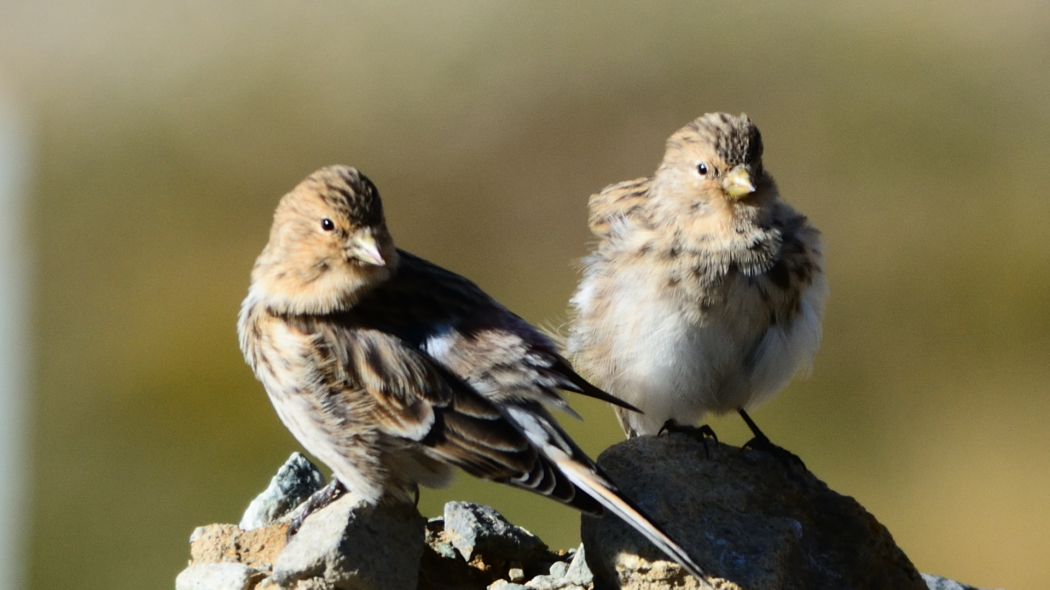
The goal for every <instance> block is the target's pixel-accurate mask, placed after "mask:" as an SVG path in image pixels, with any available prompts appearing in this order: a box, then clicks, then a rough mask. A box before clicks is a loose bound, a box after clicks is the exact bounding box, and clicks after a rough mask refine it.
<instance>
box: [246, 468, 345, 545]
mask: <svg viewBox="0 0 1050 590" xmlns="http://www.w3.org/2000/svg"><path fill="white" fill-rule="evenodd" d="M324 484H325V479H324V475H323V474H322V473H321V471H320V470H319V469H318V468H317V466H316V465H314V464H313V463H311V462H310V460H309V459H307V458H306V457H305V456H303V455H302V453H292V456H291V457H289V458H288V460H287V461H285V462H284V465H282V466H281V468H280V469H278V470H277V475H275V476H273V479H271V480H270V485H269V487H267V488H266V490H265V491H264V492H263V493H261V494H259V495H258V496H256V497H255V499H254V500H252V502H251V504H249V505H248V509H247V510H246V511H245V512H244V516H243V517H241V522H240V524H239V525H238V526H239V527H241V528H242V529H244V530H246V531H247V530H251V529H257V528H261V527H264V526H269V525H271V524H273V523H275V522H277V521H278V520H279V519H280V518H281V517H282V516H284V515H285V514H287V513H288V512H290V511H291V510H292V509H294V508H295V507H296V506H298V505H299V504H302V503H303V502H304V501H306V499H307V498H309V497H310V496H311V495H312V494H313V493H314V492H316V491H317V490H320V489H321V488H323V487H324Z"/></svg>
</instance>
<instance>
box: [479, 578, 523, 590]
mask: <svg viewBox="0 0 1050 590" xmlns="http://www.w3.org/2000/svg"><path fill="white" fill-rule="evenodd" d="M487 590H528V588H527V587H526V586H522V585H521V584H512V583H511V582H508V581H506V580H496V581H495V582H493V583H491V584H489V585H488V588H487Z"/></svg>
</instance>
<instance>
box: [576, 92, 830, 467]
mask: <svg viewBox="0 0 1050 590" xmlns="http://www.w3.org/2000/svg"><path fill="white" fill-rule="evenodd" d="M589 225H590V228H591V231H592V232H593V233H594V234H595V235H596V236H597V237H598V238H599V242H598V244H597V247H596V248H595V249H594V251H593V252H592V253H591V254H590V255H589V256H588V257H587V258H585V259H584V271H583V278H582V279H581V281H580V284H579V287H578V289H577V291H576V293H575V295H574V296H573V298H572V303H571V305H572V308H573V311H574V319H573V323H572V326H571V331H570V335H569V339H568V349H569V354H570V358H572V359H573V360H574V362H575V364H576V366H577V368H579V369H580V371H581V372H582V373H583V374H584V375H587V376H588V377H589V378H591V379H593V380H594V382H595V383H596V384H597V385H598V386H600V387H602V388H603V389H605V390H606V391H609V392H610V393H611V394H612V395H614V396H616V397H617V398H619V399H621V400H623V401H626V402H628V403H630V404H632V405H634V406H636V407H637V408H639V409H640V410H642V412H643V413H638V412H626V411H623V409H622V408H615V410H616V414H617V416H618V417H619V419H620V424H621V425H622V426H623V429H624V432H625V433H626V434H627V436H628V437H629V438H630V437H633V436H637V435H640V434H657V433H659V432H660V431H661V430H662V429H663V428H664V427H665V426H674V425H680V426H687V427H688V426H695V425H696V424H698V423H699V422H700V421H701V420H702V419H703V417H704V415H705V414H707V413H709V412H711V413H715V414H723V413H727V412H732V411H738V412H739V413H740V415H741V416H742V417H743V418H744V420H745V421H746V422H747V423H748V426H749V427H750V428H751V430H752V431H753V432H754V435H755V438H754V439H752V441H751V443H749V444H752V445H756V446H759V445H760V446H766V447H767V448H772V445H771V443H769V439H768V438H766V437H765V435H763V434H762V432H761V431H760V430H759V429H758V427H757V426H755V424H754V422H753V421H751V419H750V417H749V416H748V415H747V412H746V410H747V409H749V408H753V407H754V406H756V405H758V404H759V403H761V402H763V401H766V400H768V399H769V398H771V397H773V396H774V395H775V394H776V393H778V392H779V391H780V390H781V389H783V388H784V387H785V386H786V385H787V384H788V383H789V382H790V381H791V379H792V377H793V376H794V375H795V374H796V373H799V372H806V371H808V370H809V368H810V366H811V363H812V360H813V357H814V355H815V354H816V352H817V349H818V348H819V347H820V337H821V322H822V321H823V317H824V307H825V301H826V299H827V294H828V285H827V280H826V279H825V276H824V243H823V239H822V238H821V235H820V232H819V231H817V229H816V228H815V227H813V225H812V224H811V223H810V222H809V220H808V219H807V218H806V217H805V216H804V215H802V214H801V213H799V212H798V211H796V210H795V209H793V208H792V207H791V206H790V205H788V204H787V203H785V202H784V201H782V200H780V194H779V192H778V191H777V187H776V184H775V183H774V182H773V177H772V176H770V175H769V173H768V172H766V170H765V169H764V168H763V167H762V136H761V135H760V134H759V132H758V128H757V127H755V125H754V123H752V122H751V119H750V118H748V116H747V115H740V116H739V117H735V116H732V115H728V114H725V113H711V114H707V115H704V116H703V117H700V118H699V119H696V120H695V121H693V122H691V123H689V124H688V125H686V126H685V127H683V128H682V129H680V130H678V131H677V132H675V133H674V135H672V136H671V137H670V139H668V140H667V151H666V154H665V155H664V159H663V163H662V164H660V167H659V168H658V169H657V170H656V173H655V174H654V175H653V176H652V177H649V178H639V179H636V180H630V181H627V182H621V183H619V184H614V185H611V186H608V187H606V188H605V189H603V190H602V191H601V192H599V193H598V194H595V195H592V196H591V198H590V221H589ZM705 428H706V427H705Z"/></svg>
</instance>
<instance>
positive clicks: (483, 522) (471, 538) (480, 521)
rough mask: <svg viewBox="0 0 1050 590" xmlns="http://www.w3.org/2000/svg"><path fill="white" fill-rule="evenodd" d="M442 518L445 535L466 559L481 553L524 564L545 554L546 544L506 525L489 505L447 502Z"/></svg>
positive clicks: (523, 530) (501, 517)
mask: <svg viewBox="0 0 1050 590" xmlns="http://www.w3.org/2000/svg"><path fill="white" fill-rule="evenodd" d="M444 520H445V535H446V536H447V538H448V540H449V542H450V543H451V544H452V546H453V547H455V548H456V550H457V551H459V553H460V555H462V556H463V558H464V559H465V560H467V561H470V560H471V559H472V558H473V557H474V555H475V554H482V555H486V556H499V557H500V558H501V559H503V560H504V561H508V562H509V561H516V562H519V563H525V562H528V561H532V560H535V559H536V557H538V556H541V555H545V554H546V553H547V545H545V544H544V543H543V541H541V540H540V538H539V537H537V536H536V535H534V534H532V533H530V532H529V531H527V530H525V529H523V528H521V527H520V526H515V525H513V524H510V523H509V522H507V519H505V518H503V515H502V514H500V513H499V512H496V510H494V509H493V508H491V507H489V506H482V505H480V504H471V503H470V502H449V503H447V504H445V519H444Z"/></svg>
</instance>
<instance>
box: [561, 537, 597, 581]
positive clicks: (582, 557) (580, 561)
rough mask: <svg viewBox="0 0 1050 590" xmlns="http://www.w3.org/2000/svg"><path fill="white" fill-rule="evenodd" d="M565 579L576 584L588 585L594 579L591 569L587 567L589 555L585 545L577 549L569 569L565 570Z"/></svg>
mask: <svg viewBox="0 0 1050 590" xmlns="http://www.w3.org/2000/svg"><path fill="white" fill-rule="evenodd" d="M565 581H566V582H568V583H570V584H574V585H576V586H587V585H588V584H590V583H591V582H593V581H594V576H593V575H592V574H591V569H590V568H589V567H587V555H586V552H585V551H584V548H583V545H580V548H579V549H577V550H576V554H575V555H573V556H572V562H570V563H569V569H568V571H566V572H565Z"/></svg>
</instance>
